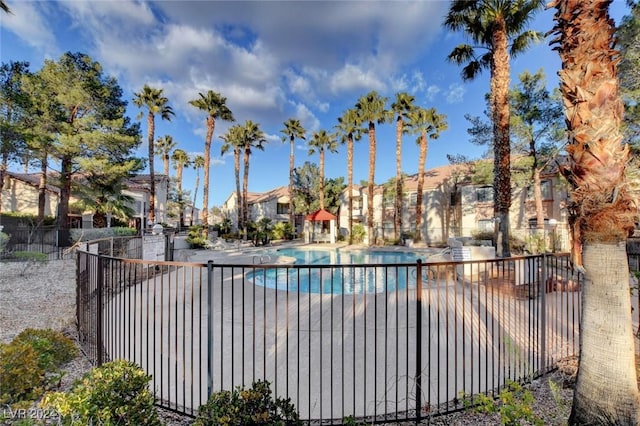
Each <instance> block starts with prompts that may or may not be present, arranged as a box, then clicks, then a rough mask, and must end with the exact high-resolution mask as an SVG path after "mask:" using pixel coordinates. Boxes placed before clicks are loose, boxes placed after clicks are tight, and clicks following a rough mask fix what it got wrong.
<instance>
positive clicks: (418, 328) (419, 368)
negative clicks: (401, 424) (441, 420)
mask: <svg viewBox="0 0 640 426" xmlns="http://www.w3.org/2000/svg"><path fill="white" fill-rule="evenodd" d="M415 377H416V424H418V423H420V420H421V418H422V259H418V264H417V266H416V376H415Z"/></svg>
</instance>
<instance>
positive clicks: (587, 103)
mask: <svg viewBox="0 0 640 426" xmlns="http://www.w3.org/2000/svg"><path fill="white" fill-rule="evenodd" d="M609 3H610V1H602V0H590V1H587V0H562V1H556V2H553V4H551V5H550V6H551V7H556V9H557V10H556V13H555V21H556V26H555V28H554V32H555V33H556V34H559V37H558V38H557V41H558V44H559V46H558V47H557V50H558V52H559V54H560V58H561V60H562V70H561V71H560V72H559V73H558V74H559V76H560V80H561V83H562V84H561V85H560V88H561V90H562V95H563V98H564V99H563V100H564V107H565V120H566V123H567V127H568V134H569V144H568V146H567V152H568V154H569V157H570V160H571V168H570V169H568V170H565V171H564V172H565V175H566V176H567V177H568V180H569V182H570V183H571V185H572V187H573V190H572V192H571V198H572V203H573V208H572V209H571V210H570V212H571V216H570V222H571V223H572V226H573V239H574V249H573V250H574V253H573V254H574V262H575V263H576V264H577V265H578V266H580V265H581V264H582V265H583V266H582V267H583V268H584V270H585V285H584V288H583V293H582V312H583V313H582V316H581V318H580V362H579V366H578V367H579V368H578V379H577V382H576V388H575V392H574V399H573V407H572V411H571V417H570V418H569V424H571V425H579V424H580V425H582V424H598V425H601V424H617V425H640V392H638V383H637V371H636V364H635V359H634V343H635V342H634V337H633V331H632V327H633V325H632V324H633V322H632V316H631V315H632V312H631V300H630V289H629V266H628V263H627V262H628V261H627V254H626V239H627V236H628V234H629V232H630V231H631V230H633V228H634V219H635V218H637V205H636V200H635V199H634V198H635V197H634V196H633V195H632V194H630V193H629V191H628V182H627V178H626V176H625V169H626V165H627V162H628V160H629V147H628V145H626V144H623V143H621V140H622V135H621V133H620V127H621V124H622V119H623V114H624V105H623V103H622V99H621V97H620V94H619V92H618V84H619V82H618V78H617V77H618V74H617V64H618V61H619V52H617V51H616V50H615V47H614V44H615V38H614V32H615V26H614V23H613V20H612V19H610V16H609V12H608V7H609ZM580 244H582V250H581V251H580ZM580 255H582V259H581V257H580Z"/></svg>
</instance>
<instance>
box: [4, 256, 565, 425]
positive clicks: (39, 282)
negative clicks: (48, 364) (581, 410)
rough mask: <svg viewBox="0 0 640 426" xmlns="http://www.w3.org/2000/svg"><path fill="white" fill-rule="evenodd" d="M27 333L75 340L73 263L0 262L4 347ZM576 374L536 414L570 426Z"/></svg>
mask: <svg viewBox="0 0 640 426" xmlns="http://www.w3.org/2000/svg"><path fill="white" fill-rule="evenodd" d="M25 328H55V329H58V330H61V331H63V332H64V333H66V334H67V335H69V336H70V337H73V338H75V337H76V334H75V261H74V260H58V261H49V262H47V263H46V264H36V265H28V264H26V263H23V262H0V342H9V341H11V339H13V337H15V336H16V335H17V334H18V333H20V332H21V331H22V330H24V329H25ZM90 368H91V364H90V363H89V361H88V360H87V359H86V358H85V357H84V356H82V355H80V356H79V357H78V358H76V359H75V360H73V361H72V362H70V363H69V364H67V365H66V366H65V367H64V371H65V373H66V374H65V376H64V378H63V381H62V383H61V389H62V390H68V389H70V388H71V386H72V384H73V382H74V381H75V380H76V379H77V378H79V377H81V376H82V375H83V374H84V373H85V372H87V371H89V370H90ZM575 370H576V361H575V360H566V361H565V362H563V363H562V364H561V365H560V366H559V368H558V370H556V371H555V372H553V373H551V374H549V375H547V376H545V377H542V378H540V379H537V380H535V381H534V382H533V383H532V384H531V385H530V386H529V389H530V390H531V392H532V394H533V396H534V401H535V402H534V406H533V411H534V413H535V414H536V415H537V416H538V417H539V418H540V419H542V422H543V423H544V424H545V425H564V424H566V419H567V418H568V416H569V412H570V408H571V399H572V397H573V390H572V385H573V378H574V377H575ZM552 388H553V389H554V390H553V391H552ZM159 411H160V414H161V417H162V419H163V421H164V422H165V424H167V425H176V426H177V425H188V424H190V423H191V422H192V419H190V418H186V417H182V416H179V415H177V414H175V413H172V412H168V411H164V410H159ZM411 424H415V423H411ZM423 424H432V425H499V424H500V415H499V414H491V415H485V414H479V413H476V412H474V411H472V410H467V411H464V412H459V413H454V414H451V415H447V416H442V417H436V418H432V419H430V421H425V422H424V423H423Z"/></svg>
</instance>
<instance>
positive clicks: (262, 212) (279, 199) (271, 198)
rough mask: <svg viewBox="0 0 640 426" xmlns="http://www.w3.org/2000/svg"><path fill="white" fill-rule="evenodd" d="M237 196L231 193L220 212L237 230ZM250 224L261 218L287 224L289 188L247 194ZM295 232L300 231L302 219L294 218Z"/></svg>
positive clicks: (299, 216) (282, 187) (283, 187)
mask: <svg viewBox="0 0 640 426" xmlns="http://www.w3.org/2000/svg"><path fill="white" fill-rule="evenodd" d="M236 196H237V194H236V192H235V191H233V192H232V193H231V194H230V195H229V197H227V199H226V201H225V202H224V204H223V205H222V212H223V214H224V216H225V217H228V218H229V219H230V220H231V222H232V224H233V227H234V228H235V229H237V228H238V213H237V198H236ZM247 204H248V206H249V212H248V215H247V218H248V220H249V221H250V222H257V221H258V220H260V219H262V218H265V217H266V218H269V219H271V221H272V223H273V224H275V223H278V222H287V223H288V222H289V188H288V187H286V186H280V187H278V188H275V189H272V190H270V191H267V192H263V193H258V192H250V193H248V194H247ZM295 221H296V232H297V233H299V232H301V231H302V226H303V221H304V217H303V216H302V215H296V216H295Z"/></svg>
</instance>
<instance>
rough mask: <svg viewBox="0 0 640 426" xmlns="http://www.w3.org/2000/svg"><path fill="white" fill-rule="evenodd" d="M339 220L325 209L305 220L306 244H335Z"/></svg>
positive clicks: (309, 215) (308, 216)
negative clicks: (337, 221)
mask: <svg viewBox="0 0 640 426" xmlns="http://www.w3.org/2000/svg"><path fill="white" fill-rule="evenodd" d="M336 220H337V218H336V217H335V216H334V215H333V214H331V213H329V212H328V211H326V210H324V209H320V210H318V211H316V212H314V213H311V214H308V215H307V216H305V218H304V242H305V243H335V242H336Z"/></svg>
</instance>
